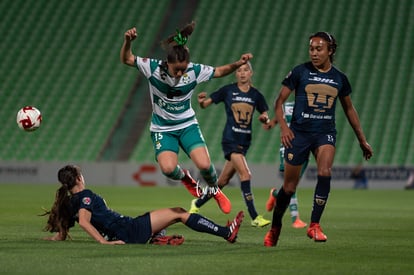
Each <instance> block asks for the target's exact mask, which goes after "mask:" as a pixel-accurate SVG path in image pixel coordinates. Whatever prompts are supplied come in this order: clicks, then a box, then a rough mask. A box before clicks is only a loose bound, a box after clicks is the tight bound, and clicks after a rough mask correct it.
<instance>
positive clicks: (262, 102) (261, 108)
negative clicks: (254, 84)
mask: <svg viewBox="0 0 414 275" xmlns="http://www.w3.org/2000/svg"><path fill="white" fill-rule="evenodd" d="M256 108H257V111H258V112H259V113H263V112H267V111H268V110H269V106H268V105H267V102H266V99H265V98H264V96H263V95H262V94H261V93H260V92H259V91H258V92H257V107H256Z"/></svg>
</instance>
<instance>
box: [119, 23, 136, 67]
mask: <svg viewBox="0 0 414 275" xmlns="http://www.w3.org/2000/svg"><path fill="white" fill-rule="evenodd" d="M135 38H137V29H136V28H135V27H134V28H132V29H129V30H127V31H126V32H125V34H124V44H122V48H121V53H120V57H121V62H122V63H124V64H126V65H129V66H134V65H135V56H134V55H133V54H132V50H131V44H132V41H133V40H134V39H135Z"/></svg>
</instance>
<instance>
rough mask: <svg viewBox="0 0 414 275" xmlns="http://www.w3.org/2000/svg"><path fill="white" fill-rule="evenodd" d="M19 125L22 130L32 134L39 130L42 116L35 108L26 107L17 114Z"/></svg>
mask: <svg viewBox="0 0 414 275" xmlns="http://www.w3.org/2000/svg"><path fill="white" fill-rule="evenodd" d="M16 121H17V125H19V128H20V129H22V130H25V131H27V132H32V131H35V130H37V128H39V127H40V124H41V123H42V114H41V113H40V111H39V110H38V109H37V108H36V107H33V106H26V107H23V108H21V109H20V110H19V111H18V112H17V118H16Z"/></svg>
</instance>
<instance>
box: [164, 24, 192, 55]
mask: <svg viewBox="0 0 414 275" xmlns="http://www.w3.org/2000/svg"><path fill="white" fill-rule="evenodd" d="M194 28H195V22H194V21H192V22H191V23H189V24H187V25H185V26H184V27H183V28H181V30H178V29H177V33H176V34H173V35H170V36H169V37H168V38H167V39H165V40H164V41H162V42H161V46H162V48H163V49H164V50H166V51H167V62H168V63H175V62H184V61H187V62H190V50H189V49H188V47H187V46H186V45H185V44H186V43H187V40H188V37H189V36H190V35H191V34H192V33H193V31H194Z"/></svg>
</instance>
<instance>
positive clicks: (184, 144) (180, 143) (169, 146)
mask: <svg viewBox="0 0 414 275" xmlns="http://www.w3.org/2000/svg"><path fill="white" fill-rule="evenodd" d="M151 139H152V144H153V146H154V150H155V159H157V157H158V154H159V153H161V152H163V151H172V152H174V153H176V154H177V155H178V151H179V147H181V148H182V149H183V150H184V152H185V153H186V154H187V155H188V156H190V152H191V151H192V150H194V149H195V148H197V147H202V146H203V147H205V146H206V142H205V141H204V137H203V134H202V133H201V131H200V127H199V126H198V124H191V125H190V126H188V127H187V128H183V129H180V130H175V131H168V132H152V131H151Z"/></svg>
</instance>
